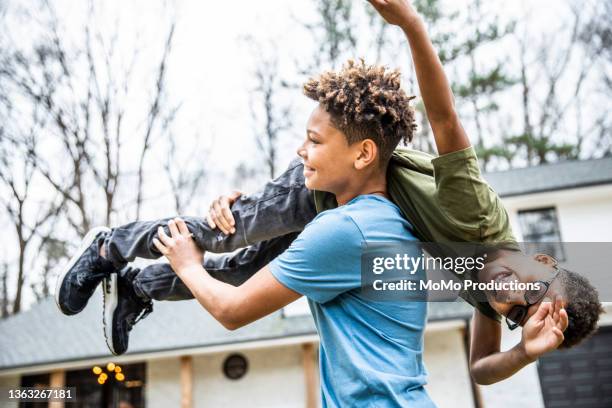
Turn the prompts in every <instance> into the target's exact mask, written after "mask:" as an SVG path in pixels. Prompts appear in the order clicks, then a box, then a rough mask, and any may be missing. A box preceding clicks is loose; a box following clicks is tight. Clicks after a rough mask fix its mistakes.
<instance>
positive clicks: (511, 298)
mask: <svg viewBox="0 0 612 408" xmlns="http://www.w3.org/2000/svg"><path fill="white" fill-rule="evenodd" d="M554 265H556V261H555V260H554V259H553V258H551V257H550V256H548V255H543V254H537V255H535V256H527V255H525V254H523V253H521V252H518V251H504V250H502V251H499V253H498V256H496V257H495V258H493V259H492V260H491V261H489V262H487V263H486V264H485V267H484V268H483V269H482V270H481V271H480V272H479V274H478V280H479V281H480V282H500V283H501V282H522V283H528V282H537V281H540V282H549V283H550V286H549V288H548V290H547V291H546V295H545V296H544V299H550V300H552V299H554V298H555V297H556V296H561V297H562V298H564V301H563V303H564V305H565V303H566V301H565V296H564V291H563V287H562V285H561V282H560V279H554V280H552V281H551V278H552V277H553V276H554V273H555V269H554ZM485 294H486V296H487V300H488V301H489V304H490V305H491V307H492V308H493V309H494V310H495V311H496V312H498V313H499V314H501V315H504V316H506V315H507V314H508V313H509V312H510V310H511V309H512V308H513V307H514V306H516V305H525V306H526V305H527V302H526V301H525V291H524V290H498V291H485ZM540 303H541V301H540V302H537V303H536V304H534V305H531V306H529V310H528V313H527V316H526V317H525V319H524V320H523V323H524V322H525V321H527V320H528V318H529V317H531V315H533V314H534V313H535V312H536V310H537V309H538V306H539V304H540Z"/></svg>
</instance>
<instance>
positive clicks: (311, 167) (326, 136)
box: [297, 105, 359, 193]
mask: <svg viewBox="0 0 612 408" xmlns="http://www.w3.org/2000/svg"><path fill="white" fill-rule="evenodd" d="M358 145H359V143H354V144H353V146H350V145H349V144H348V141H347V138H346V136H345V135H344V133H342V132H341V131H340V130H338V129H337V128H336V127H334V125H333V124H332V120H331V115H330V114H329V113H328V112H326V111H325V110H324V109H323V108H322V107H321V106H320V105H319V106H317V107H316V108H315V109H314V111H313V112H312V114H311V115H310V119H308V124H307V126H306V140H305V141H304V143H303V144H302V145H301V146H300V147H299V148H298V151H297V153H298V155H299V156H300V157H301V158H302V160H303V161H304V178H305V179H306V187H307V188H308V189H310V190H319V191H328V192H331V193H337V192H340V191H344V190H345V189H346V187H347V186H348V185H349V181H350V180H351V178H352V177H353V176H354V175H355V172H356V169H355V166H354V163H355V159H356V158H357V157H359V146H358Z"/></svg>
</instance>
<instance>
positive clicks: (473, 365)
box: [470, 297, 568, 385]
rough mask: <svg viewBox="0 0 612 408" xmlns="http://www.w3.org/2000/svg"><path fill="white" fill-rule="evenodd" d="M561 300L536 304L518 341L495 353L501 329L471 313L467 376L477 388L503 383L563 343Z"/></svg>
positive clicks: (564, 319) (563, 322)
mask: <svg viewBox="0 0 612 408" xmlns="http://www.w3.org/2000/svg"><path fill="white" fill-rule="evenodd" d="M567 324H568V318H567V312H566V311H565V310H564V309H563V300H562V299H561V298H560V297H558V298H557V299H555V300H554V301H553V302H542V303H540V305H539V307H538V309H537V311H536V312H535V313H534V314H533V315H532V316H531V317H530V318H529V319H528V320H527V322H525V325H524V326H523V331H522V333H521V341H520V342H519V344H517V345H516V346H514V347H512V348H511V349H510V350H508V351H499V348H500V342H501V326H500V324H499V323H498V322H496V321H495V320H492V319H490V318H488V317H486V316H485V315H483V314H482V313H480V312H479V311H477V310H476V311H474V317H473V319H472V333H471V341H470V374H472V378H474V381H476V382H477V383H478V384H483V385H487V384H493V383H496V382H498V381H502V380H505V379H506V378H508V377H510V376H512V375H513V374H514V373H516V372H517V371H519V370H520V369H521V368H523V367H525V366H526V365H527V364H529V363H532V362H534V361H536V360H537V359H538V358H539V357H540V356H542V355H544V354H546V353H548V352H550V351H553V350H555V349H557V347H559V345H560V344H561V343H562V342H563V330H565V329H566V328H567Z"/></svg>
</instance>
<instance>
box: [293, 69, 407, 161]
mask: <svg viewBox="0 0 612 408" xmlns="http://www.w3.org/2000/svg"><path fill="white" fill-rule="evenodd" d="M400 76H401V73H400V71H399V70H388V69H387V68H386V67H384V66H377V65H366V63H365V62H364V60H363V59H361V60H360V61H359V62H355V61H353V60H349V61H348V62H346V63H345V64H344V66H343V67H342V69H340V71H338V72H335V71H327V72H324V73H323V74H321V75H319V76H318V77H315V78H311V79H309V80H308V81H307V82H306V83H305V84H304V94H305V95H306V96H307V97H308V98H310V99H312V100H314V101H317V102H319V104H320V105H321V106H322V108H323V109H324V110H325V111H326V112H328V113H329V114H330V115H331V118H332V124H333V125H334V127H336V128H337V129H338V130H340V131H341V132H342V133H344V134H345V135H346V138H347V140H348V143H349V144H353V143H355V142H357V141H360V140H365V139H372V140H373V141H374V143H376V146H377V147H378V149H379V157H380V164H381V166H383V167H384V166H385V165H386V164H387V162H388V161H389V159H390V157H391V154H392V153H393V150H394V149H395V148H396V146H397V145H398V144H399V142H400V141H402V140H403V141H404V142H409V141H411V140H412V138H413V136H414V133H415V130H416V123H415V117H414V110H413V108H412V107H411V106H410V101H411V100H412V99H414V96H408V95H407V94H406V93H405V92H404V91H403V90H402V89H401V88H400Z"/></svg>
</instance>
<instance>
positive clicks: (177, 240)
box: [154, 219, 302, 330]
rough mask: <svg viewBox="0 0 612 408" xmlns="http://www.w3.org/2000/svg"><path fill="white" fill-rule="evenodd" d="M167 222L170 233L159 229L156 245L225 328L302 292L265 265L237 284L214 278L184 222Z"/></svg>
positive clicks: (247, 320)
mask: <svg viewBox="0 0 612 408" xmlns="http://www.w3.org/2000/svg"><path fill="white" fill-rule="evenodd" d="M168 226H169V229H170V233H171V236H170V237H169V236H168V235H166V234H165V232H164V230H163V229H160V231H159V239H156V240H155V241H154V242H155V246H156V247H157V249H158V250H159V251H160V252H161V253H162V254H163V255H164V256H165V257H166V258H168V260H169V261H170V264H171V265H172V269H174V271H175V272H176V274H177V275H178V277H179V278H181V280H182V281H183V283H184V284H185V285H186V286H187V287H188V288H189V290H191V293H192V294H193V296H194V297H195V298H196V299H197V300H198V302H200V304H201V305H202V307H204V308H205V309H206V310H208V312H209V313H210V314H211V315H212V316H213V317H214V318H215V319H216V320H217V321H219V323H221V324H222V325H223V326H224V327H225V328H227V329H229V330H235V329H238V328H240V327H242V326H244V325H246V324H249V323H251V322H253V321H255V320H258V319H260V318H262V317H264V316H266V315H268V314H270V313H272V312H274V311H276V310H278V309H280V308H282V307H283V306H286V305H287V304H289V303H291V302H293V301H295V300H297V299H298V298H300V297H301V296H302V295H300V294H299V293H297V292H295V291H293V290H291V289H289V288H287V287H285V286H284V285H283V284H281V283H280V282H279V281H278V280H277V279H276V278H275V277H274V275H272V273H271V272H270V270H269V269H268V267H264V268H263V269H261V270H260V271H259V272H257V273H256V274H255V275H253V276H252V277H251V278H250V279H249V280H248V281H246V282H245V283H243V284H242V285H240V286H238V287H235V286H232V285H229V284H227V283H224V282H221V281H218V280H216V279H214V278H213V277H211V276H210V275H209V274H208V272H206V270H205V269H204V268H203V267H202V257H203V254H202V252H201V251H200V249H199V248H198V247H197V246H196V244H195V243H194V241H193V239H192V238H191V234H190V233H189V230H188V229H187V225H186V224H185V223H184V222H183V221H182V220H180V219H176V220H174V221H170V222H169V223H168Z"/></svg>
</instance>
